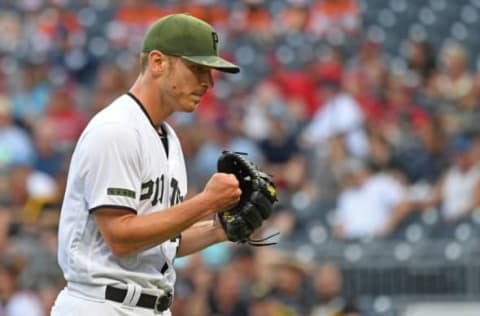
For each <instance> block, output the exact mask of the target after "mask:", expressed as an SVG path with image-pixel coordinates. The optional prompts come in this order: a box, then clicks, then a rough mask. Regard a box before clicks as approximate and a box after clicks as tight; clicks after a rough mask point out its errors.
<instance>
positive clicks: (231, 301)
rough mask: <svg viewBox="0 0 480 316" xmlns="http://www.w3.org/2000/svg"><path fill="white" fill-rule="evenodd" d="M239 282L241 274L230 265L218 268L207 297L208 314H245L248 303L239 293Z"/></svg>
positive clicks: (242, 315)
mask: <svg viewBox="0 0 480 316" xmlns="http://www.w3.org/2000/svg"><path fill="white" fill-rule="evenodd" d="M241 283H242V276H241V275H240V273H239V272H238V271H236V270H235V269H234V268H233V267H232V266H224V267H222V268H220V270H219V271H218V272H217V275H216V278H215V282H214V283H213V288H212V290H211V293H210V296H209V298H208V301H209V305H210V313H209V315H222V316H244V315H247V314H248V303H247V302H246V301H245V300H244V297H242V296H241V295H240V290H241Z"/></svg>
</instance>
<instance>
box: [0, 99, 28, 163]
mask: <svg viewBox="0 0 480 316" xmlns="http://www.w3.org/2000/svg"><path fill="white" fill-rule="evenodd" d="M34 160H35V151H34V148H33V145H32V142H31V140H30V137H29V135H28V134H27V132H26V131H25V130H24V129H22V128H20V127H18V126H17V125H15V124H14V122H13V118H12V112H11V105H10V100H9V99H8V98H7V97H6V96H2V95H0V169H4V170H6V169H9V168H10V167H11V166H13V165H18V164H22V165H32V164H33V163H34Z"/></svg>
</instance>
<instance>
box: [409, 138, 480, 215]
mask: <svg viewBox="0 0 480 316" xmlns="http://www.w3.org/2000/svg"><path fill="white" fill-rule="evenodd" d="M450 149H451V151H452V155H453V164H452V165H451V166H450V167H449V168H448V169H447V170H446V172H445V173H444V175H443V176H442V178H440V179H439V180H438V181H437V183H436V184H435V188H434V191H433V194H432V196H431V197H430V198H429V199H426V200H423V201H420V202H418V203H417V204H416V205H415V206H416V207H417V208H418V209H420V210H425V209H429V208H432V207H437V208H439V209H440V214H441V216H442V219H443V221H444V222H447V223H452V222H456V221H458V220H461V219H462V218H465V217H466V216H468V215H469V214H470V213H471V212H472V211H473V210H475V209H476V208H477V207H478V206H480V162H479V161H478V159H477V156H476V152H475V150H474V146H473V141H472V139H471V138H470V136H468V135H463V134H460V135H458V136H457V137H455V139H454V140H453V141H452V144H451V146H450Z"/></svg>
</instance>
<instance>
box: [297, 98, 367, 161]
mask: <svg viewBox="0 0 480 316" xmlns="http://www.w3.org/2000/svg"><path fill="white" fill-rule="evenodd" d="M364 120H365V117H364V115H363V112H362V109H361V107H360V105H359V104H358V103H357V101H355V99H354V98H352V97H351V96H350V95H348V94H346V93H338V94H337V95H336V96H335V97H333V98H332V99H331V100H330V101H328V102H327V103H325V104H324V105H323V106H322V107H321V108H320V109H319V110H318V111H317V113H316V114H315V116H314V117H313V119H312V121H311V122H310V124H308V125H307V127H306V128H305V130H304V132H303V135H302V137H303V138H304V139H305V140H306V141H307V143H322V142H325V141H326V140H327V139H328V138H330V137H332V136H334V135H337V134H345V142H346V145H347V148H348V150H349V152H351V153H352V154H353V155H355V156H357V157H363V156H365V155H366V154H367V153H368V140H367V136H366V134H365V131H364V130H363V123H364Z"/></svg>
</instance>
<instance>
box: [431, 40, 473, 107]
mask: <svg viewBox="0 0 480 316" xmlns="http://www.w3.org/2000/svg"><path fill="white" fill-rule="evenodd" d="M468 62H469V56H468V52H467V50H466V49H465V47H464V46H463V45H462V44H459V43H452V42H450V43H447V44H446V45H445V46H444V47H443V49H442V50H441V52H440V72H439V75H438V77H437V79H436V85H437V87H438V88H437V89H438V91H440V93H441V96H442V97H443V99H444V100H445V101H446V102H447V103H451V105H453V106H455V107H457V108H458V109H462V108H465V109H467V108H470V107H473V106H475V105H476V101H477V100H476V95H475V89H474V83H475V81H474V77H473V75H472V73H471V72H470V70H469V68H468Z"/></svg>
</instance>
